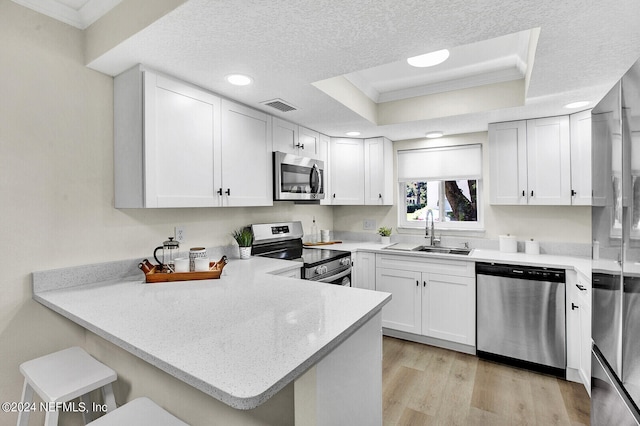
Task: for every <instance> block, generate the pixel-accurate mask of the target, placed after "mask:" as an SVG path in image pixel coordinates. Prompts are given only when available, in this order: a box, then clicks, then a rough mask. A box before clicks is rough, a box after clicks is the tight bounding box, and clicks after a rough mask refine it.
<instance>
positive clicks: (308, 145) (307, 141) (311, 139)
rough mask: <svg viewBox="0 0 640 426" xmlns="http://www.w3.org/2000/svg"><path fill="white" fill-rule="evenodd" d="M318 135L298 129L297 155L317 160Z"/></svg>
mask: <svg viewBox="0 0 640 426" xmlns="http://www.w3.org/2000/svg"><path fill="white" fill-rule="evenodd" d="M319 139H320V133H318V132H316V131H314V130H311V129H307V128H304V127H298V155H300V156H302V157H310V158H318V145H319V143H320V142H319Z"/></svg>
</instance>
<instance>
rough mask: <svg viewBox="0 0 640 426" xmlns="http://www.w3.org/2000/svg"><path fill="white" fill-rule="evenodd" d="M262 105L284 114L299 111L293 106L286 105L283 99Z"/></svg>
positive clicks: (265, 102)
mask: <svg viewBox="0 0 640 426" xmlns="http://www.w3.org/2000/svg"><path fill="white" fill-rule="evenodd" d="M260 103H261V104H263V105H266V106H270V107H271V108H275V109H277V110H278V111H282V112H289V111H295V110H297V109H298V108H296V107H294V106H293V105H291V104H288V103H286V102H285V101H283V100H282V99H272V100H270V101H264V102H260Z"/></svg>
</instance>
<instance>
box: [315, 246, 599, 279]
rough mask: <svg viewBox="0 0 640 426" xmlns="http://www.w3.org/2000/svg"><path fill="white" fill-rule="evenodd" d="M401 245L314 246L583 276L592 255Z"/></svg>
mask: <svg viewBox="0 0 640 426" xmlns="http://www.w3.org/2000/svg"><path fill="white" fill-rule="evenodd" d="M395 245H396V246H397V245H399V246H401V247H404V248H405V250H389V249H387V247H390V246H394V243H392V244H382V243H380V242H358V241H342V242H341V243H338V244H332V245H327V246H317V248H320V249H333V250H345V251H350V252H357V251H367V252H373V253H384V254H390V255H398V256H412V257H417V258H430V259H437V258H446V259H459V260H468V261H472V262H495V263H506V264H511V265H523V266H541V267H547V268H560V269H572V270H576V271H579V272H581V273H582V274H584V275H586V276H589V277H590V276H591V258H587V257H579V256H563V255H553V254H526V253H503V252H500V251H499V250H487V249H477V248H476V249H473V250H472V251H471V253H470V254H469V255H466V256H463V255H458V254H441V253H424V252H419V251H410V250H409V249H410V247H413V246H417V245H418V244H410V243H395Z"/></svg>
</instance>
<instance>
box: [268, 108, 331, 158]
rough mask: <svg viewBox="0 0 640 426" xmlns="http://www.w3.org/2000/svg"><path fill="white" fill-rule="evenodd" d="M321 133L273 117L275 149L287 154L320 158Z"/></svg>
mask: <svg viewBox="0 0 640 426" xmlns="http://www.w3.org/2000/svg"><path fill="white" fill-rule="evenodd" d="M319 139H320V134H319V133H318V132H316V131H314V130H310V129H307V128H305V127H302V126H298V125H297V124H294V123H290V122H288V121H285V120H282V119H280V118H277V117H273V149H274V151H281V152H286V153H287V154H294V155H299V156H301V157H309V158H315V159H319V157H318V155H319V149H318V145H319V144H320V140H319Z"/></svg>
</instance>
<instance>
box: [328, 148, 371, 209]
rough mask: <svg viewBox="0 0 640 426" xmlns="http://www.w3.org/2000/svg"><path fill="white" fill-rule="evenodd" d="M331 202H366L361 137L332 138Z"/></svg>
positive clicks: (358, 203) (340, 203)
mask: <svg viewBox="0 0 640 426" xmlns="http://www.w3.org/2000/svg"><path fill="white" fill-rule="evenodd" d="M330 154H331V176H330V179H331V203H332V204H334V205H363V204H364V167H363V163H364V145H363V143H362V140H359V139H346V138H339V139H333V138H332V139H331V152H330Z"/></svg>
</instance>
